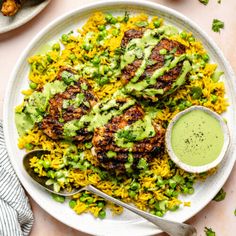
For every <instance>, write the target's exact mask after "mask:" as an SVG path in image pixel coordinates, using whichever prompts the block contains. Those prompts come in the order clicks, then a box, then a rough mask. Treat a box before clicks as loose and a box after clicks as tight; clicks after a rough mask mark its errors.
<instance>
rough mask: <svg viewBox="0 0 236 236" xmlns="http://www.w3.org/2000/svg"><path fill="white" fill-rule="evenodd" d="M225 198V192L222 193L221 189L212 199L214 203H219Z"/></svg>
mask: <svg viewBox="0 0 236 236" xmlns="http://www.w3.org/2000/svg"><path fill="white" fill-rule="evenodd" d="M225 196H226V192H225V191H224V189H223V188H222V189H221V190H220V191H219V192H218V193H217V194H216V196H215V197H214V198H213V200H214V201H216V202H220V201H222V200H224V199H225Z"/></svg>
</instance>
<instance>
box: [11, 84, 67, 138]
mask: <svg viewBox="0 0 236 236" xmlns="http://www.w3.org/2000/svg"><path fill="white" fill-rule="evenodd" d="M66 87H67V85H66V84H65V83H64V82H63V81H59V80H56V81H54V82H51V83H47V84H46V85H45V86H44V88H43V91H42V92H37V91H35V92H33V93H32V94H31V95H30V96H29V98H28V100H27V101H25V106H24V108H23V111H22V112H16V114H15V123H16V127H17V130H18V133H19V135H20V136H22V135H24V134H26V133H27V132H28V131H30V130H31V129H32V128H33V127H34V124H35V123H38V122H40V121H42V119H43V114H44V113H45V111H46V109H47V107H48V104H49V100H50V98H52V97H53V96H54V95H55V94H57V93H62V92H64V91H65V90H66Z"/></svg>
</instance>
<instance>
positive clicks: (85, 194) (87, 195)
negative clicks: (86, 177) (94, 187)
mask: <svg viewBox="0 0 236 236" xmlns="http://www.w3.org/2000/svg"><path fill="white" fill-rule="evenodd" d="M82 195H83V196H84V197H90V195H89V194H87V193H83V194H82Z"/></svg>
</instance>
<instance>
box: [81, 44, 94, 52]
mask: <svg viewBox="0 0 236 236" xmlns="http://www.w3.org/2000/svg"><path fill="white" fill-rule="evenodd" d="M82 48H83V49H84V50H85V51H90V50H91V49H92V48H93V47H92V45H91V44H84V45H83V46H82Z"/></svg>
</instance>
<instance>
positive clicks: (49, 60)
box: [47, 55, 53, 63]
mask: <svg viewBox="0 0 236 236" xmlns="http://www.w3.org/2000/svg"><path fill="white" fill-rule="evenodd" d="M47 61H48V62H49V63H52V62H53V60H52V58H51V57H50V55H47Z"/></svg>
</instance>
